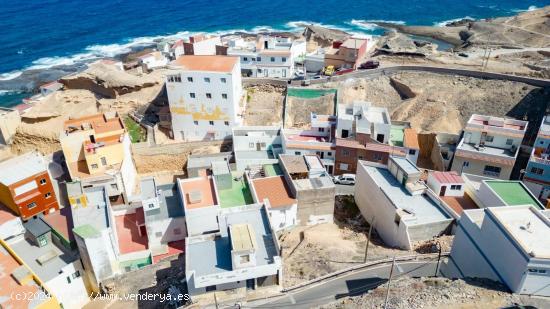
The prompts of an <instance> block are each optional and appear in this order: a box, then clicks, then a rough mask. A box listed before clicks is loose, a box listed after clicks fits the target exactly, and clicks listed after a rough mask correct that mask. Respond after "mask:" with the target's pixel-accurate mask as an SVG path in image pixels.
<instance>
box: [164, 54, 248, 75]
mask: <svg viewBox="0 0 550 309" xmlns="http://www.w3.org/2000/svg"><path fill="white" fill-rule="evenodd" d="M238 61H239V57H230V56H217V55H216V56H195V55H185V56H181V57H179V58H178V59H176V60H174V61H173V62H172V64H173V65H176V66H179V67H180V68H181V69H183V70H185V71H209V72H223V73H231V71H233V68H234V67H235V65H236V64H237V63H238Z"/></svg>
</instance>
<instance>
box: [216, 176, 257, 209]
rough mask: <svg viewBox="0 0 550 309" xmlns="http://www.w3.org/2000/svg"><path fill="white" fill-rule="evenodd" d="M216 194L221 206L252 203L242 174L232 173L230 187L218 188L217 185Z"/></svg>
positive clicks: (227, 206)
mask: <svg viewBox="0 0 550 309" xmlns="http://www.w3.org/2000/svg"><path fill="white" fill-rule="evenodd" d="M218 195H219V197H220V207H221V208H229V207H235V206H243V205H249V204H252V203H254V200H253V199H252V194H251V193H250V188H249V187H248V183H247V182H246V180H245V179H244V176H243V175H242V174H239V173H232V177H231V188H230V189H220V188H219V187H218Z"/></svg>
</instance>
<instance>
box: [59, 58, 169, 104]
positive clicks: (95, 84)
mask: <svg viewBox="0 0 550 309" xmlns="http://www.w3.org/2000/svg"><path fill="white" fill-rule="evenodd" d="M59 81H60V82H61V83H62V84H63V85H64V86H65V88H66V89H86V90H90V91H92V92H94V93H97V94H99V95H101V96H103V97H107V98H115V97H117V96H119V95H122V94H126V93H130V92H135V91H137V90H140V89H142V88H147V87H152V86H154V85H156V84H158V83H159V80H157V79H155V78H153V77H152V76H148V75H145V76H136V75H132V74H129V73H126V72H123V71H120V70H118V69H117V68H116V67H115V66H113V65H109V64H104V63H94V64H91V65H90V66H89V67H88V69H86V70H84V71H82V72H81V73H78V74H74V75H70V76H67V77H64V78H62V79H60V80H59Z"/></svg>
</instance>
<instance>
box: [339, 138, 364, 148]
mask: <svg viewBox="0 0 550 309" xmlns="http://www.w3.org/2000/svg"><path fill="white" fill-rule="evenodd" d="M336 147H346V148H357V149H365V146H364V145H361V143H359V142H358V141H356V140H353V139H344V138H337V139H336Z"/></svg>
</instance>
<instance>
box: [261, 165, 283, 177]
mask: <svg viewBox="0 0 550 309" xmlns="http://www.w3.org/2000/svg"><path fill="white" fill-rule="evenodd" d="M263 169H264V173H265V176H266V177H269V176H282V175H284V172H283V169H282V168H281V166H279V163H276V164H264V166H263Z"/></svg>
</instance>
